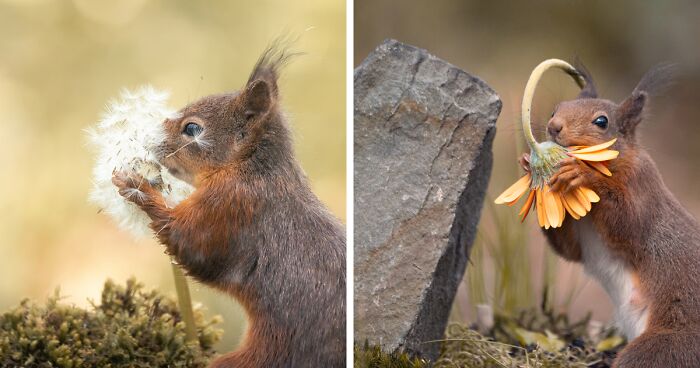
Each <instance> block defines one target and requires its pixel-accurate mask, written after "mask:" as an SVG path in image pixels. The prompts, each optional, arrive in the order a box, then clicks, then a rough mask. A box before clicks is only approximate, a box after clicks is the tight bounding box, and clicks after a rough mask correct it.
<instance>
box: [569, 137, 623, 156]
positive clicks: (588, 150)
mask: <svg viewBox="0 0 700 368" xmlns="http://www.w3.org/2000/svg"><path fill="white" fill-rule="evenodd" d="M616 141H617V138H614V139H612V140H610V141H607V142H605V143H601V144H597V145H595V146H590V147H585V146H576V147H582V148H576V149H574V150H573V151H571V152H570V153H592V152H596V151H602V150H604V149H606V148H608V147H610V146H612V145H613V144H615V142H616ZM572 148H573V147H572Z"/></svg>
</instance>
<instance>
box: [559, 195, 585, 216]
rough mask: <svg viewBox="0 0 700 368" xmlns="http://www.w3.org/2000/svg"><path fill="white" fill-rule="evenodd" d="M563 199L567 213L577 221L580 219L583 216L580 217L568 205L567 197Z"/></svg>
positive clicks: (563, 196) (564, 196)
mask: <svg viewBox="0 0 700 368" xmlns="http://www.w3.org/2000/svg"><path fill="white" fill-rule="evenodd" d="M561 199H562V201H561V203H562V204H563V205H564V209H566V212H568V213H569V215H571V217H573V218H575V219H576V220H578V219H580V218H581V216H579V215H578V214H577V213H576V212H575V211H574V210H573V209H571V206H570V205H569V203H568V199H567V197H566V195H562V198H561Z"/></svg>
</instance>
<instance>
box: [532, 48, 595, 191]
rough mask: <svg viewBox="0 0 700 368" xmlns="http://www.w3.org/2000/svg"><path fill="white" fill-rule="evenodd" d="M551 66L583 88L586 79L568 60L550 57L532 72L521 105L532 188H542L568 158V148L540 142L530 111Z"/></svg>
mask: <svg viewBox="0 0 700 368" xmlns="http://www.w3.org/2000/svg"><path fill="white" fill-rule="evenodd" d="M551 68H559V69H561V70H563V71H564V72H565V73H567V74H569V75H570V76H571V78H573V79H574V81H575V82H576V84H578V86H579V87H581V88H583V87H584V86H585V84H586V81H585V80H584V79H583V76H581V74H579V73H578V72H577V71H576V68H574V67H573V66H571V64H569V63H567V62H566V61H563V60H559V59H549V60H545V61H543V62H541V63H540V64H539V65H537V67H535V69H534V70H533V71H532V73H531V74H530V78H529V79H528V80H527V84H526V85H525V92H524V93H523V103H522V107H521V114H522V124H523V134H524V135H525V141H526V142H527V145H528V146H530V169H531V170H530V171H531V173H532V183H531V184H530V186H531V187H532V188H542V187H543V186H544V184H545V183H546V182H547V181H548V180H549V177H551V176H552V174H554V172H555V171H556V168H557V165H558V164H559V162H560V161H561V160H562V159H564V158H566V148H564V147H562V146H560V145H558V144H556V143H554V142H549V141H547V142H542V143H539V142H537V140H536V139H535V136H534V135H533V134H532V124H531V122H530V113H531V110H532V99H533V97H534V95H535V88H536V87H537V83H538V82H539V81H540V78H542V75H543V74H544V72H546V71H547V70H549V69H551Z"/></svg>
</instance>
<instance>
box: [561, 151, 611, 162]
mask: <svg viewBox="0 0 700 368" xmlns="http://www.w3.org/2000/svg"><path fill="white" fill-rule="evenodd" d="M619 154H620V152H618V151H614V150H604V151H596V152H591V153H576V152H569V155H571V156H572V157H576V158H577V159H579V160H582V161H608V160H612V159H615V158H617V156H618V155H619Z"/></svg>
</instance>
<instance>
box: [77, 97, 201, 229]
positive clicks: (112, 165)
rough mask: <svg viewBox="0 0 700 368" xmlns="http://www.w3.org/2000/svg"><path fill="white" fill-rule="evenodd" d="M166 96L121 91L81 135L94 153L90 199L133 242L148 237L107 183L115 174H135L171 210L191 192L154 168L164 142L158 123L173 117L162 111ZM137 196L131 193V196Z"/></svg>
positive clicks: (141, 217) (139, 215)
mask: <svg viewBox="0 0 700 368" xmlns="http://www.w3.org/2000/svg"><path fill="white" fill-rule="evenodd" d="M168 97H169V93H167V92H164V91H158V90H156V89H154V88H153V87H151V86H144V87H141V88H139V89H137V90H135V91H130V90H126V89H124V90H122V92H121V96H120V98H119V99H117V100H113V101H111V102H109V104H108V105H107V109H106V111H105V113H104V114H103V116H102V119H101V120H100V121H99V122H98V123H97V124H96V126H94V127H92V128H90V129H88V130H87V132H88V135H89V139H90V142H91V143H92V144H93V146H94V147H95V149H96V152H97V159H96V161H95V167H94V169H93V182H94V183H93V184H94V185H93V189H92V192H91V193H90V199H91V200H92V201H93V202H94V203H96V204H97V205H98V206H100V207H101V208H102V210H103V211H104V212H106V213H107V214H108V215H110V216H111V217H112V218H113V219H114V220H115V221H116V222H117V224H118V225H119V227H121V228H122V229H125V230H127V231H129V232H130V233H132V234H133V235H134V236H136V237H143V236H146V235H148V234H152V231H151V229H150V228H149V227H148V224H149V223H150V222H151V221H150V219H149V217H148V215H146V213H145V212H143V211H142V210H141V209H140V208H139V207H138V206H136V205H135V204H133V203H131V202H129V201H127V200H126V199H124V198H123V197H122V196H121V195H119V192H118V190H117V187H115V186H114V184H112V174H113V172H114V171H115V170H116V171H126V172H135V173H138V174H140V175H141V176H143V177H144V179H146V180H148V181H150V182H151V183H162V185H160V186H159V187H160V188H162V189H161V192H162V193H163V196H164V198H165V201H166V203H167V204H168V206H171V207H174V206H175V205H177V203H179V202H180V201H182V200H183V199H185V198H186V197H187V196H188V195H189V194H190V193H192V191H193V190H194V188H193V187H192V186H191V185H189V184H187V183H186V182H184V181H182V180H179V179H177V178H175V177H174V176H172V175H171V174H170V173H169V172H168V170H167V169H165V168H164V167H163V166H162V165H160V164H159V163H158V160H157V158H156V152H157V150H158V147H159V146H160V144H161V143H162V142H163V141H164V140H165V137H166V135H165V130H164V127H163V124H162V123H163V121H164V120H165V119H173V118H176V117H177V116H178V113H177V111H176V110H174V109H172V108H170V107H168V106H167V101H168ZM139 194H141V192H138V191H137V190H135V193H132V195H139Z"/></svg>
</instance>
